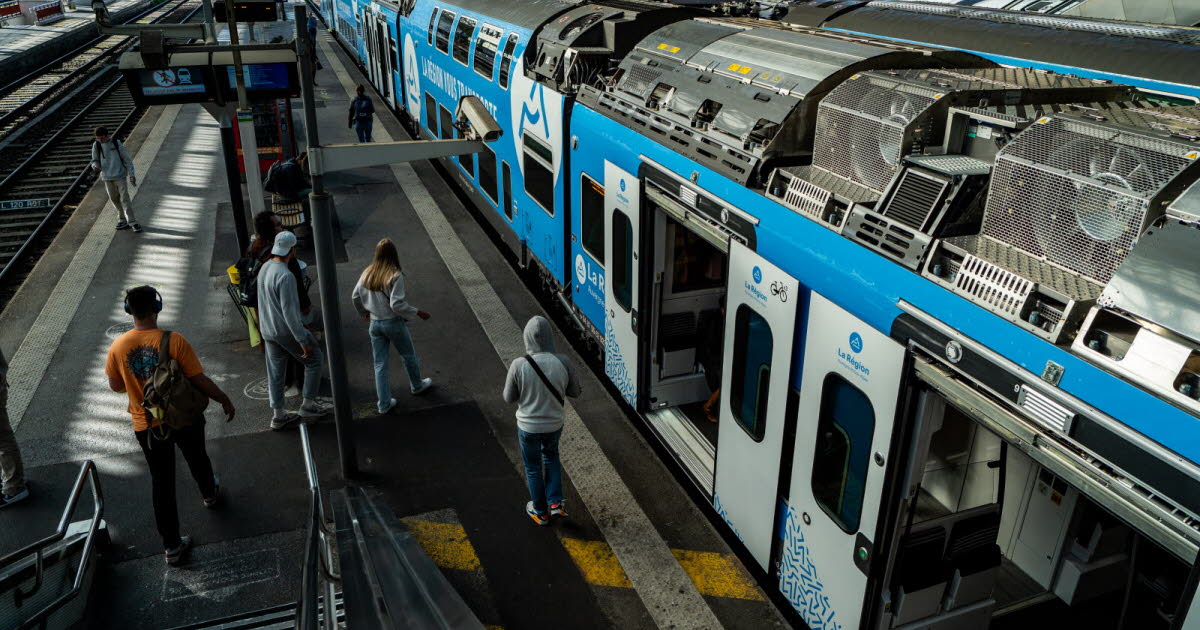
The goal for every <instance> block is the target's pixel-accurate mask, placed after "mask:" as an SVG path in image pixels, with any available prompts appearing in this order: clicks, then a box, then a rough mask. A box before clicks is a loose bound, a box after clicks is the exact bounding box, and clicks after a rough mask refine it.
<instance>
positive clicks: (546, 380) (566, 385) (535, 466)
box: [504, 315, 579, 525]
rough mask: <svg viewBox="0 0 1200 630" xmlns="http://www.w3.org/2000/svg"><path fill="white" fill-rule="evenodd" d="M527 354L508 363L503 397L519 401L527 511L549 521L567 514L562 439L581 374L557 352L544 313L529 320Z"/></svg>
mask: <svg viewBox="0 0 1200 630" xmlns="http://www.w3.org/2000/svg"><path fill="white" fill-rule="evenodd" d="M525 353H526V354H525V356H523V357H521V358H519V359H517V360H515V361H513V362H512V365H510V366H509V368H508V377H507V378H506V379H505V381H504V401H505V402H510V403H511V402H515V403H517V439H518V441H519V444H520V446H521V459H522V460H524V462H525V479H526V483H527V484H528V485H529V498H530V499H531V501H529V503H526V504H525V513H526V514H528V515H529V518H531V519H533V522H534V523H536V524H537V525H546V524H548V523H549V522H550V517H551V516H566V515H567V511H566V508H565V507H564V505H563V497H562V470H561V466H560V465H559V459H558V439H559V438H560V437H561V436H562V429H563V416H564V412H565V406H566V400H565V399H564V398H563V393H564V392H565V393H566V395H567V396H570V397H572V398H574V397H576V396H578V395H579V379H578V378H576V376H575V368H574V366H572V365H571V360H570V359H568V358H567V357H566V356H565V355H562V354H558V353H556V352H554V331H553V329H551V328H550V322H548V321H546V318H545V317H542V316H541V315H534V316H533V317H531V318H530V319H529V323H527V324H525ZM543 467H544V472H543Z"/></svg>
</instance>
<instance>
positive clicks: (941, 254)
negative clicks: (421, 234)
mask: <svg viewBox="0 0 1200 630" xmlns="http://www.w3.org/2000/svg"><path fill="white" fill-rule="evenodd" d="M822 4H823V5H825V6H826V7H834V8H838V7H841V8H845V7H846V6H851V5H854V6H859V5H862V4H864V3H837V6H836V7H835V6H834V4H833V3H822ZM893 4H899V3H893ZM905 4H908V3H905ZM818 8H821V7H818ZM397 19H398V20H399V22H400V24H399V26H400V31H399V32H400V33H401V34H402V37H403V47H402V59H403V64H402V66H403V71H404V72H405V73H404V75H403V81H402V83H401V85H402V91H401V94H402V96H403V98H402V99H400V100H401V106H402V107H403V108H404V110H405V111H406V112H407V113H408V114H409V115H410V116H411V117H412V119H413V121H414V122H415V123H417V124H419V126H420V132H421V135H422V136H424V137H432V138H445V137H453V135H454V134H455V133H456V132H455V131H454V127H453V117H452V112H453V110H454V106H455V104H456V102H457V99H458V98H460V97H461V96H463V95H466V94H476V95H478V96H479V97H480V98H481V99H482V100H483V101H484V102H485V103H486V104H487V106H488V108H489V109H490V110H491V111H492V113H493V115H494V116H495V118H496V119H497V120H498V121H500V122H501V123H502V124H503V125H504V126H505V135H504V137H503V138H502V139H501V140H500V141H498V142H496V143H494V144H493V145H489V146H488V147H487V148H486V149H485V150H484V151H482V152H481V153H479V154H478V155H475V156H462V157H460V158H453V159H450V160H447V161H446V164H447V166H448V167H449V168H450V169H451V171H452V172H453V173H454V174H455V177H457V178H458V179H459V180H460V182H461V183H462V184H463V185H464V186H465V187H466V190H467V192H468V194H469V195H470V196H471V197H472V199H473V200H474V201H475V203H476V204H477V205H478V206H479V207H480V208H481V210H482V211H483V213H484V215H485V216H487V218H488V220H489V221H491V222H492V223H493V225H494V226H496V229H497V231H498V232H499V233H500V234H501V236H502V237H504V240H505V242H506V243H507V244H508V246H509V247H511V248H512V249H513V251H514V252H516V253H518V254H519V255H520V256H521V257H522V260H523V261H524V262H526V263H527V264H529V265H530V266H531V267H532V268H534V269H537V270H539V271H540V272H541V273H542V275H543V277H544V279H545V281H546V283H547V285H548V289H549V290H551V291H553V292H554V293H555V294H557V295H558V297H559V299H560V300H561V301H562V302H563V303H564V305H565V306H566V307H567V309H568V312H569V313H571V314H572V316H573V317H575V318H576V320H577V322H578V323H579V325H580V328H581V330H582V331H583V333H584V334H585V335H590V336H592V337H594V338H597V339H598V340H599V341H600V343H599V346H600V348H601V352H602V353H603V359H604V365H605V373H606V376H607V377H608V378H609V380H610V381H611V382H612V384H613V385H614V387H615V388H616V389H617V390H618V391H619V392H620V394H621V395H622V396H623V397H624V398H625V400H626V401H627V402H628V403H629V404H630V405H631V407H632V408H634V409H635V410H636V411H637V412H638V413H640V414H641V416H642V417H643V418H645V419H646V422H647V424H648V426H649V427H650V428H651V430H652V431H653V433H654V434H655V435H656V436H657V437H658V438H659V439H660V440H661V441H662V443H663V445H664V446H665V447H666V449H667V450H668V451H669V452H670V453H672V455H673V456H674V458H675V459H676V461H677V462H678V463H679V465H680V467H681V468H682V469H683V470H684V471H685V472H686V473H687V475H688V476H689V477H690V478H691V479H692V480H693V482H695V484H696V486H697V487H698V488H699V489H700V491H701V492H702V493H703V494H704V495H705V496H706V497H708V498H709V500H710V501H711V504H712V507H713V509H714V510H715V512H716V513H717V514H719V515H720V517H721V518H722V519H723V520H724V521H725V523H726V524H727V525H728V527H729V528H730V530H731V531H732V532H733V533H734V534H735V535H736V537H737V538H738V540H740V541H741V544H742V545H744V547H745V549H746V552H747V553H748V555H749V556H750V557H752V558H753V559H754V561H755V562H756V563H757V564H758V566H759V568H761V569H762V572H763V575H766V576H769V579H770V580H771V581H773V582H774V583H775V584H776V585H777V587H778V589H779V590H780V591H781V592H782V593H783V595H784V596H785V597H786V598H787V600H788V601H789V602H790V603H791V604H792V606H793V607H794V608H795V610H796V612H797V613H798V614H799V616H800V617H801V618H802V619H803V620H804V622H805V623H806V624H807V625H808V626H810V627H812V628H975V627H986V626H987V625H988V624H989V623H991V622H992V621H993V620H997V622H998V623H1007V624H1009V625H1013V626H1015V625H1030V623H1031V622H1030V621H1029V620H1030V619H1034V620H1037V621H1036V623H1035V624H1034V625H1035V626H1036V625H1037V624H1043V625H1044V624H1047V623H1063V622H1065V621H1067V620H1071V621H1074V622H1078V623H1088V624H1091V625H1092V626H1094V627H1103V628H1187V629H1188V630H1195V629H1196V628H1200V603H1197V602H1198V601H1200V600H1197V598H1196V582H1197V577H1198V576H1200V569H1197V549H1198V548H1200V520H1198V518H1197V517H1198V515H1200V466H1198V465H1197V463H1198V462H1200V328H1198V327H1197V324H1196V322H1197V321H1200V317H1197V315H1198V314H1200V302H1198V301H1197V297H1196V296H1197V295H1200V286H1197V284H1198V282H1197V280H1196V276H1195V269H1198V268H1200V260H1198V259H1197V255H1198V254H1197V252H1200V248H1198V247H1197V245H1200V227H1198V226H1200V201H1197V199H1200V183H1198V182H1200V160H1198V158H1200V144H1198V143H1197V140H1198V139H1200V109H1198V108H1195V107H1168V106H1166V105H1164V101H1165V102H1166V103H1174V102H1176V101H1175V100H1173V99H1175V98H1176V97H1185V98H1186V97H1187V96H1189V94H1188V93H1187V90H1186V89H1183V88H1175V87H1173V86H1175V85H1177V82H1176V81H1175V80H1172V79H1171V76H1172V75H1169V74H1165V73H1164V72H1165V71H1163V70H1161V69H1156V70H1155V71H1154V74H1155V77H1154V78H1151V79H1145V77H1146V76H1149V75H1150V74H1151V73H1150V72H1146V73H1143V74H1142V78H1143V79H1144V80H1145V81H1153V82H1154V83H1153V85H1151V84H1148V83H1145V82H1144V81H1143V82H1141V83H1139V82H1137V81H1130V82H1126V83H1134V84H1137V85H1136V86H1133V87H1131V86H1130V85H1128V84H1123V83H1122V82H1120V81H1116V82H1114V81H1113V79H1116V78H1121V77H1118V76H1115V74H1114V73H1117V74H1122V76H1124V74H1123V72H1122V73H1118V72H1117V68H1118V66H1117V65H1114V64H1115V62H1114V64H1110V63H1109V62H1110V60H1111V59H1114V58H1117V57H1122V58H1125V59H1128V58H1129V57H1128V55H1132V54H1135V53H1136V52H1137V47H1136V43H1137V41H1136V40H1137V38H1136V37H1135V38H1133V41H1131V40H1121V41H1120V42H1115V43H1114V42H1111V41H1107V40H1106V36H1104V35H1102V34H1097V33H1095V32H1093V33H1092V37H1091V39H1089V40H1088V41H1090V42H1091V44H1092V45H1093V46H1094V52H1093V54H1092V59H1093V61H1089V63H1090V64H1091V65H1092V66H1096V67H1089V68H1084V69H1082V70H1081V71H1080V72H1078V73H1075V74H1056V73H1053V72H1046V71H1045V70H1044V69H1040V68H1039V69H1031V68H1027V67H1014V66H1024V65H1034V66H1036V65H1038V63H1043V62H1038V61H1037V60H1036V59H1035V60H1032V61H1030V63H1029V64H1006V65H1003V66H1002V65H998V63H999V62H1004V61H1005V60H1006V59H1008V57H1007V56H1005V55H1002V54H1000V53H986V51H984V53H981V54H975V52H980V51H974V52H972V51H970V50H965V49H964V50H958V49H957V48H959V47H955V46H946V45H943V46H941V47H931V46H928V45H925V44H922V43H920V42H919V41H917V40H914V39H912V38H896V37H891V38H888V39H878V38H876V37H873V36H870V35H867V34H863V33H861V32H856V33H848V32H845V30H843V31H834V30H832V29H828V28H823V26H824V22H825V21H826V20H822V21H821V22H819V23H817V24H815V25H808V26H804V25H800V24H795V23H791V24H783V23H778V22H770V21H766V20H756V19H731V18H717V17H709V16H704V15H698V14H697V13H696V12H695V11H694V10H692V9H678V8H670V7H665V6H663V5H658V4H649V3H637V2H628V1H626V0H620V1H613V2H598V3H593V4H562V3H558V2H554V1H552V0H547V1H538V2H513V3H503V2H487V3H484V2H482V1H478V2H477V1H476V0H459V1H458V2H454V3H450V2H440V1H436V0H418V2H416V3H415V4H414V5H413V7H412V9H411V11H409V12H407V13H405V12H404V11H403V10H402V11H401V12H400V14H399V16H398V18H397ZM1055 19H1058V18H1055ZM1072 24H1075V23H1074V22H1072ZM1016 26H1019V27H1020V28H1019V29H1015V30H1014V33H1015V34H1024V33H1025V31H1024V30H1023V29H1025V28H1026V27H1028V26H1029V25H1027V24H1018V25H1016ZM1079 26H1080V28H1078V29H1076V31H1073V32H1091V31H1089V30H1088V29H1089V28H1092V27H1093V26H1094V24H1092V23H1090V22H1087V23H1079ZM945 28H951V27H950V26H945ZM1093 30H1095V29H1093ZM1044 34H1045V33H1044ZM948 36H949V35H948V34H945V33H942V34H938V35H937V37H948ZM930 37H931V38H935V39H936V38H937V37H934V34H931V35H930ZM1014 37H1016V35H1014ZM901 39H903V40H904V41H901ZM509 42H512V44H511V45H510V44H509ZM982 43H983V44H986V42H982ZM1157 45H1158V44H1149V46H1150V47H1151V48H1154V47H1155V46H1157ZM1106 46H1108V48H1106ZM977 47H978V46H977ZM964 48H965V47H964ZM1114 49H1120V50H1119V51H1118V52H1113V50H1114ZM352 50H353V49H352ZM366 50H367V53H366V54H367V58H366V60H365V62H364V63H366V64H368V65H370V64H380V62H379V61H378V60H377V59H373V58H372V57H371V55H372V54H373V53H372V51H375V53H374V54H379V53H380V49H379V47H373V48H367V49H366ZM1172 50H1173V51H1174V54H1175V59H1176V60H1177V61H1178V64H1177V65H1180V66H1187V67H1188V68H1190V69H1194V68H1196V67H1200V65H1197V64H1196V63H1194V62H1196V61H1200V60H1198V59H1196V54H1197V53H1196V51H1195V50H1193V49H1189V48H1188V47H1186V46H1177V47H1174V48H1172ZM384 53H385V54H386V51H384ZM1027 61H1029V60H1027ZM1044 63H1051V62H1050V61H1046V62H1044ZM1164 65H1165V64H1164ZM1172 65H1176V64H1172ZM379 67H380V68H381V69H382V68H383V67H384V66H383V65H382V64H380V65H379ZM1056 67H1058V68H1059V69H1062V66H1056ZM1190 69H1189V70H1186V71H1183V70H1181V71H1180V72H1190V71H1192V70H1190ZM1081 75H1086V76H1081ZM1135 78H1136V77H1135ZM375 80H377V81H384V82H387V81H388V80H389V77H387V73H386V72H382V73H377V74H376V75H375ZM390 80H393V81H394V80H395V77H394V76H393V77H391V79H390ZM1135 87H1137V88H1142V91H1138V90H1137V89H1135ZM1164 88H1166V89H1164ZM1146 89H1153V90H1155V94H1158V95H1161V94H1160V93H1162V92H1168V89H1169V90H1173V91H1169V93H1168V98H1166V99H1157V100H1151V99H1149V98H1147V93H1146V91H1145V90H1146ZM1180 102H1182V101H1180ZM513 165H515V166H516V168H513ZM706 402H707V403H715V404H713V405H712V406H710V407H709V408H710V409H712V410H713V413H712V415H713V416H715V418H716V422H710V421H709V419H708V418H706V415H708V414H706V412H705V409H704V407H705V406H706Z"/></svg>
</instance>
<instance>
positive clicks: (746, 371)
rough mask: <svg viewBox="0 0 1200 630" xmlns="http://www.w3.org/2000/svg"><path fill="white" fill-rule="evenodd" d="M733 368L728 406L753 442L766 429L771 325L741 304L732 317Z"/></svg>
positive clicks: (771, 343) (773, 346)
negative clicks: (735, 315)
mask: <svg viewBox="0 0 1200 630" xmlns="http://www.w3.org/2000/svg"><path fill="white" fill-rule="evenodd" d="M733 334H734V338H733V372H732V379H731V380H730V386H731V387H730V388H731V390H732V391H730V392H729V407H730V409H732V410H733V418H734V420H737V423H738V425H740V426H741V427H742V429H743V430H745V431H746V433H747V434H749V435H750V437H751V439H753V440H754V441H755V442H761V441H762V439H763V435H764V434H765V432H766V429H767V398H768V396H769V394H770V387H769V386H770V383H771V354H772V353H773V351H774V349H775V342H774V339H773V336H772V335H771V326H770V324H768V323H767V320H766V319H764V318H763V316H762V315H759V314H758V313H757V312H755V311H754V309H752V308H750V307H749V306H747V305H745V304H741V305H739V306H738V309H737V317H736V318H735V319H734V333H733Z"/></svg>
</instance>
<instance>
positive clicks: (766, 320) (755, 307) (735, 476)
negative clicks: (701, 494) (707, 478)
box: [713, 240, 801, 569]
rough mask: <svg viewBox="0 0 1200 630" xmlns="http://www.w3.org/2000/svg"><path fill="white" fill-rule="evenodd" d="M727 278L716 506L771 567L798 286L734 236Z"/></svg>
mask: <svg viewBox="0 0 1200 630" xmlns="http://www.w3.org/2000/svg"><path fill="white" fill-rule="evenodd" d="M728 278H729V292H728V294H727V295H726V297H725V299H726V307H725V349H724V354H723V355H722V357H723V358H722V361H723V363H724V366H723V369H722V371H721V372H722V374H721V414H720V416H721V417H720V425H719V431H718V435H717V463H716V469H717V470H716V490H715V492H714V494H713V505H714V507H716V509H717V512H718V513H720V515H721V517H722V518H724V519H725V521H726V522H728V523H729V525H730V527H732V528H733V531H734V532H735V533H736V534H737V536H738V538H740V539H741V541H742V542H743V543H744V544H745V545H746V548H747V549H749V550H750V553H751V554H753V555H754V559H755V560H757V561H758V564H759V565H760V566H762V567H763V568H764V569H767V568H768V565H769V563H770V558H771V542H772V539H773V538H774V532H775V516H776V514H777V513H778V506H777V502H778V499H779V477H780V468H781V464H782V461H781V460H782V457H783V450H784V443H783V442H784V435H785V431H784V428H785V424H786V421H787V417H786V416H787V399H788V379H789V378H790V376H791V367H792V354H793V352H792V350H793V348H792V341H793V337H794V333H795V330H796V310H797V309H796V305H797V303H799V302H800V299H801V295H800V287H799V283H797V282H796V279H795V278H793V277H791V276H789V275H788V274H786V273H784V272H783V271H782V270H781V269H779V268H778V267H776V266H775V265H773V264H771V263H769V262H767V260H766V259H764V258H763V257H762V256H759V255H758V253H756V252H755V251H753V250H751V249H750V248H748V247H746V246H745V245H742V244H741V243H739V242H737V241H736V240H731V241H730V243H729V274H728Z"/></svg>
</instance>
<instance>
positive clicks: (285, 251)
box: [255, 230, 331, 431]
mask: <svg viewBox="0 0 1200 630" xmlns="http://www.w3.org/2000/svg"><path fill="white" fill-rule="evenodd" d="M295 249H296V235H295V234H292V233H291V232H288V231H287V230H284V231H282V232H280V233H278V234H276V235H275V243H274V246H273V247H272V248H271V258H270V259H269V260H268V261H267V262H265V263H263V265H262V267H261V268H260V269H259V270H258V276H257V277H256V278H255V282H257V283H258V321H259V330H260V331H261V332H262V338H263V344H264V345H265V346H266V353H267V391H268V394H269V397H270V400H271V414H272V415H271V429H273V430H276V431H278V430H280V429H285V428H287V427H289V426H291V425H292V424H294V423H295V422H296V421H297V420H299V419H300V418H315V417H320V416H323V415H325V414H327V413H329V411H330V409H331V407H330V406H329V405H327V404H324V403H321V402H318V401H317V391H318V388H320V386H321V349H320V348H319V347H318V345H317V338H316V337H314V336H313V334H312V332H311V331H310V330H308V329H307V328H305V327H304V314H303V313H301V312H300V298H299V297H298V295H299V294H298V291H299V287H297V286H296V276H295V274H293V273H292V271H291V270H290V269H288V263H289V262H291V260H292V257H293V256H295V255H296V253H295ZM288 355H291V356H292V357H294V358H295V359H296V360H298V361H300V362H301V363H303V364H304V400H303V402H301V403H300V415H299V416H297V415H296V414H291V413H288V411H287V407H286V405H285V404H284V398H283V381H284V376H285V372H286V370H287V358H288Z"/></svg>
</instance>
